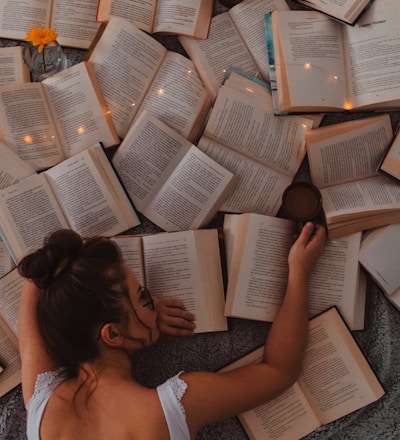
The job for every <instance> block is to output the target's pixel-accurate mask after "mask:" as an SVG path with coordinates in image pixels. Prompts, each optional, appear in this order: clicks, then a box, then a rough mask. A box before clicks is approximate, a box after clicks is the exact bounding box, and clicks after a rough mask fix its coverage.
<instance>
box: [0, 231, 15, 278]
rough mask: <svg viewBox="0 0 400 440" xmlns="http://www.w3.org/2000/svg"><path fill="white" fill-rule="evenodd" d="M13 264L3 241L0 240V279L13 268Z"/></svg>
mask: <svg viewBox="0 0 400 440" xmlns="http://www.w3.org/2000/svg"><path fill="white" fill-rule="evenodd" d="M14 266H15V264H14V261H13V259H12V258H11V255H10V253H9V252H8V249H7V246H6V245H5V243H4V241H3V240H2V239H0V278H1V277H3V276H4V275H6V274H7V273H8V272H11V270H12V269H13V268H14Z"/></svg>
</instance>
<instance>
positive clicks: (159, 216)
mask: <svg viewBox="0 0 400 440" xmlns="http://www.w3.org/2000/svg"><path fill="white" fill-rule="evenodd" d="M236 182H237V178H236V177H235V176H234V175H233V174H232V173H231V172H230V171H228V170H226V169H225V168H224V167H222V166H221V165H220V164H219V163H217V162H215V161H214V160H213V159H211V158H210V157H209V156H207V155H206V154H205V153H203V152H202V151H201V150H200V149H199V148H197V147H196V146H195V145H192V146H191V147H190V149H189V151H188V152H187V153H186V155H185V156H184V157H183V159H182V160H181V161H180V162H179V164H178V165H177V167H176V168H175V170H174V171H173V172H172V173H171V175H170V176H169V177H168V179H167V180H166V182H165V183H164V184H163V186H162V187H161V188H160V190H159V191H158V194H157V195H156V197H155V198H154V199H153V200H152V202H151V203H150V204H149V206H148V207H147V208H146V209H145V210H144V211H143V214H144V215H145V216H146V217H147V218H148V219H150V220H151V221H152V222H153V223H155V224H156V225H158V226H160V227H161V228H162V229H164V230H165V231H169V232H172V231H180V230H186V229H197V228H200V227H202V226H205V225H206V224H207V223H208V222H210V221H211V219H212V218H213V217H214V215H215V214H216V213H217V211H218V210H219V209H220V207H221V206H222V204H223V203H224V202H225V200H226V199H227V198H228V196H229V195H230V194H231V193H232V191H233V189H234V187H235V185H236Z"/></svg>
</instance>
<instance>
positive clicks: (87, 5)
mask: <svg viewBox="0 0 400 440" xmlns="http://www.w3.org/2000/svg"><path fill="white" fill-rule="evenodd" d="M96 13H97V0H68V2H65V1H63V0H53V9H52V14H51V22H50V27H53V28H54V29H55V30H56V31H57V34H58V37H57V41H58V42H59V43H60V44H61V45H62V46H71V47H77V48H80V49H88V48H89V46H90V44H91V42H92V40H93V39H94V37H95V36H96V33H97V31H98V30H99V27H100V23H98V22H97V20H96Z"/></svg>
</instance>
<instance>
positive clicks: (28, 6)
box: [0, 0, 100, 49]
mask: <svg viewBox="0 0 400 440" xmlns="http://www.w3.org/2000/svg"><path fill="white" fill-rule="evenodd" d="M96 11H97V0H77V1H74V2H73V3H72V2H70V3H69V2H67V3H66V2H65V0H45V1H38V0H0V37H1V38H11V39H13V40H25V36H26V33H27V32H28V31H29V30H30V29H31V27H33V26H35V27H44V28H48V27H52V28H54V30H55V31H56V32H57V34H58V37H57V41H58V42H59V43H60V44H61V45H62V46H71V47H76V48H80V49H87V48H88V47H89V46H90V43H91V42H92V40H93V38H94V37H95V35H96V32H97V30H98V29H99V27H100V23H98V22H97V21H96Z"/></svg>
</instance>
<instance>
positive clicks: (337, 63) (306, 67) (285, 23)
mask: <svg viewBox="0 0 400 440" xmlns="http://www.w3.org/2000/svg"><path fill="white" fill-rule="evenodd" d="M341 26H342V25H341V24H340V23H338V22H336V21H334V20H331V19H330V18H328V17H326V16H324V15H323V14H321V13H319V12H315V11H273V12H272V29H273V42H274V43H273V44H274V48H275V56H276V58H275V59H276V65H275V68H276V75H277V88H278V101H279V107H280V110H281V111H287V110H290V109H291V108H293V109H296V110H297V111H304V110H305V111H307V110H308V111H310V110H311V109H314V110H315V111H317V110H318V109H324V108H327V107H329V108H331V109H337V110H339V109H346V108H349V104H348V102H347V98H346V93H347V92H346V73H345V69H344V58H343V53H342V52H343V38H342V33H341V32H342V31H341ZM310 90H312V91H313V93H310V92H309V91H310ZM286 92H287V95H286ZM281 104H282V108H281Z"/></svg>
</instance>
